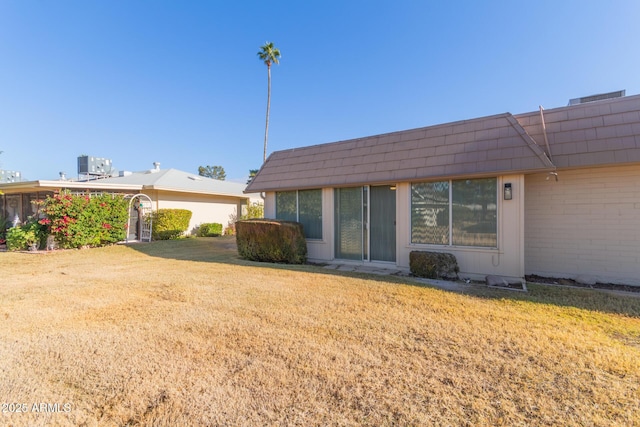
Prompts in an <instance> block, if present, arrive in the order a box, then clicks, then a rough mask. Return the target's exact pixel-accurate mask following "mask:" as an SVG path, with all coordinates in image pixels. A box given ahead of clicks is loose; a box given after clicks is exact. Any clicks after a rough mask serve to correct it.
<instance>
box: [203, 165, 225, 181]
mask: <svg viewBox="0 0 640 427" xmlns="http://www.w3.org/2000/svg"><path fill="white" fill-rule="evenodd" d="M198 175H200V176H206V177H207V178H213V179H217V180H219V181H224V180H225V179H226V178H227V174H226V172H225V171H224V168H223V167H222V166H198Z"/></svg>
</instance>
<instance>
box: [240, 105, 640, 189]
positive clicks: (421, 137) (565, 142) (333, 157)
mask: <svg viewBox="0 0 640 427" xmlns="http://www.w3.org/2000/svg"><path fill="white" fill-rule="evenodd" d="M543 115H544V122H545V127H546V133H547V140H548V142H549V147H550V155H548V153H546V144H545V139H544V133H543V127H542V119H541V114H540V112H539V111H536V112H532V113H526V114H519V115H516V116H513V115H511V114H509V113H505V114H498V115H495V116H489V117H482V118H477V119H472V120H464V121H459V122H453V123H446V124H441V125H436V126H429V127H425V128H419V129H411V130H406V131H400V132H393V133H388V134H383V135H374V136H369V137H365V138H358V139H352V140H348V141H340V142H334V143H329V144H321V145H315V146H310V147H301V148H294V149H290V150H283V151H277V152H275V153H273V154H271V156H269V158H268V159H267V161H266V162H265V164H264V165H263V167H262V169H260V171H259V172H258V174H257V175H256V177H255V178H254V179H253V181H252V182H251V183H250V184H249V186H248V187H247V189H246V190H245V191H246V192H258V191H272V190H292V189H302V188H321V187H339V186H349V185H363V184H385V183H397V182H402V181H417V180H430V179H442V178H444V179H450V178H457V177H473V176H489V175H497V174H506V173H533V172H541V171H548V170H554V169H556V168H568V167H587V166H597V165H606V164H614V163H628V162H638V161H640V96H630V97H624V98H617V99H612V100H605V101H598V102H593V103H588V104H580V105H574V106H569V107H562V108H556V109H552V110H546V111H544V114H543Z"/></svg>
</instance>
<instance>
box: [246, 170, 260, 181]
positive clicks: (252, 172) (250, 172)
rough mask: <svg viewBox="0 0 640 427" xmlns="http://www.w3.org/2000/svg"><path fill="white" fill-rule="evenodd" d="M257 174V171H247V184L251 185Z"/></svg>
mask: <svg viewBox="0 0 640 427" xmlns="http://www.w3.org/2000/svg"><path fill="white" fill-rule="evenodd" d="M257 174H258V169H249V179H248V180H247V184H251V181H253V178H255V177H256V175H257Z"/></svg>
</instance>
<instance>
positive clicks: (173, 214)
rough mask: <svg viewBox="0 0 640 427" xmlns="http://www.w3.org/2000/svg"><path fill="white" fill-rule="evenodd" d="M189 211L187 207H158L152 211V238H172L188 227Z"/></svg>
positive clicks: (178, 235) (177, 236)
mask: <svg viewBox="0 0 640 427" xmlns="http://www.w3.org/2000/svg"><path fill="white" fill-rule="evenodd" d="M191 215H192V213H191V211H190V210H188V209H158V210H157V211H156V212H154V213H153V230H152V232H151V235H152V237H153V240H173V239H177V238H179V237H180V236H182V235H183V234H184V232H185V231H187V229H188V228H189V221H191Z"/></svg>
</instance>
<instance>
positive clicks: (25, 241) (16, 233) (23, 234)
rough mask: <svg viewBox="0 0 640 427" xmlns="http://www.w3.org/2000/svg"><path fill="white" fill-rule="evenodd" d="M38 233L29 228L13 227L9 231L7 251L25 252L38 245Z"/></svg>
mask: <svg viewBox="0 0 640 427" xmlns="http://www.w3.org/2000/svg"><path fill="white" fill-rule="evenodd" d="M38 241H39V239H38V236H37V235H36V232H35V231H34V230H32V229H30V228H28V227H13V228H10V229H9V230H7V250H8V251H23V250H25V249H29V248H30V247H31V246H33V245H36V248H37V244H38Z"/></svg>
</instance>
